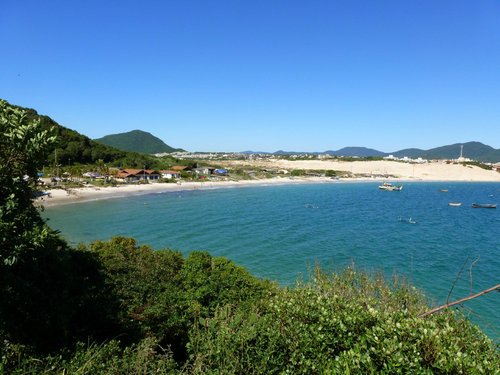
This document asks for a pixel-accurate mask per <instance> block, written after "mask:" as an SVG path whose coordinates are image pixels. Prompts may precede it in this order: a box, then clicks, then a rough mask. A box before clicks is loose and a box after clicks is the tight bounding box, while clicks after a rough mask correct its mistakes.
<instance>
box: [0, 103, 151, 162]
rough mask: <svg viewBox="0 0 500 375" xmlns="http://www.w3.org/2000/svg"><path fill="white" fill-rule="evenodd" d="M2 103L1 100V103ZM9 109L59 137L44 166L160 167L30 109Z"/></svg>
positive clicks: (146, 157) (137, 155) (137, 154)
mask: <svg viewBox="0 0 500 375" xmlns="http://www.w3.org/2000/svg"><path fill="white" fill-rule="evenodd" d="M0 100H1V99H0ZM7 105H8V106H11V107H13V108H19V109H22V110H24V111H26V116H27V117H28V119H31V118H38V119H40V122H41V124H42V127H43V128H44V129H50V128H52V129H53V130H54V134H55V135H56V136H57V141H56V143H55V144H54V145H52V146H51V147H50V149H49V150H50V153H49V156H48V158H47V160H46V161H45V163H44V164H45V165H47V166H50V165H55V164H58V165H62V166H68V165H75V164H96V163H106V164H108V165H109V166H117V167H128V168H142V167H143V166H144V165H147V166H148V167H149V168H157V167H159V164H160V160H158V159H157V158H154V157H151V156H148V155H144V154H140V153H136V152H127V151H123V150H119V149H117V148H114V147H111V146H108V145H105V144H102V143H99V142H96V141H94V140H92V139H90V138H89V137H86V136H85V135H82V134H80V133H78V132H77V131H75V130H71V129H68V128H66V127H64V126H62V125H59V124H58V123H57V122H56V121H54V120H53V119H51V118H50V117H49V116H45V115H40V114H38V112H37V111H36V110H34V109H31V108H24V107H20V106H16V105H12V104H9V103H7Z"/></svg>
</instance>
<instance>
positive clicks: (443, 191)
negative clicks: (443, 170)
mask: <svg viewBox="0 0 500 375" xmlns="http://www.w3.org/2000/svg"><path fill="white" fill-rule="evenodd" d="M439 191H440V192H441V193H447V192H448V189H439Z"/></svg>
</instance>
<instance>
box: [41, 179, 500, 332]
mask: <svg viewBox="0 0 500 375" xmlns="http://www.w3.org/2000/svg"><path fill="white" fill-rule="evenodd" d="M440 189H448V192H440V191H439V190H440ZM498 201H500V184H498V183H421V182H418V183H416V182H415V183H406V184H405V187H404V190H403V191H401V192H387V191H381V190H379V189H377V183H334V182H332V183H324V184H304V185H280V186H260V187H241V188H224V189H214V190H195V191H179V192H169V193H159V194H150V195H142V196H132V197H127V198H119V199H109V200H100V201H93V202H87V203H79V204H73V205H65V206H58V207H52V208H47V209H46V211H45V213H44V215H45V216H46V217H48V218H49V224H50V225H51V227H52V228H54V229H59V230H61V232H62V234H63V236H65V237H66V238H67V239H69V240H70V242H71V243H78V242H89V241H92V240H96V239H104V240H105V239H109V238H111V237H112V236H115V235H123V236H130V237H134V238H136V239H137V240H138V242H139V243H141V244H149V245H151V246H152V247H154V248H156V249H161V248H171V249H175V250H180V251H182V252H183V253H184V254H187V253H188V252H190V251H192V250H207V251H209V252H210V253H211V254H213V255H216V256H225V257H228V258H230V259H232V260H233V261H235V262H236V263H238V264H240V265H242V266H244V267H246V268H247V269H248V270H250V271H251V272H252V273H253V274H254V275H257V276H259V277H264V278H269V279H272V280H276V281H278V282H279V283H281V284H290V283H293V282H294V280H297V279H298V278H307V275H308V274H309V271H310V270H311V269H312V268H314V266H315V265H316V264H320V265H321V267H322V268H323V269H324V270H340V269H342V268H343V267H345V266H346V265H350V264H353V263H354V264H355V265H356V266H357V267H358V268H362V269H365V270H368V271H375V272H379V271H381V272H384V273H385V274H386V275H388V276H390V275H392V274H398V275H403V276H406V277H407V278H408V279H409V280H410V281H411V282H412V283H413V284H414V285H415V286H417V287H419V288H421V289H422V290H424V292H425V293H426V294H427V296H428V297H429V298H430V299H431V301H432V302H433V303H435V304H442V303H444V302H446V299H447V296H448V293H449V292H450V289H451V288H452V285H453V284H454V283H455V281H456V284H455V287H454V289H453V292H452V294H451V296H450V301H452V300H454V299H458V298H460V297H464V296H467V295H469V293H470V290H471V267H472V292H473V293H476V292H478V291H480V290H483V289H486V288H488V287H491V286H493V285H496V284H498V283H500V236H499V234H500V209H473V208H471V203H472V202H477V203H496V202H498ZM448 202H462V203H463V205H462V206H461V207H449V206H448ZM499 203H500V202H499ZM410 218H411V219H412V220H409V219H410ZM408 221H412V222H416V223H409V222H408ZM464 264H465V266H464ZM461 270H462V273H461V275H460V277H459V278H458V279H457V275H458V274H459V273H460V271H461ZM464 306H465V308H466V309H465V311H467V313H468V314H470V316H471V319H473V321H474V322H476V323H478V324H479V325H480V326H481V327H482V328H483V330H485V331H486V332H487V333H488V334H489V335H490V336H491V337H492V338H494V339H495V340H498V339H499V338H500V334H499V331H500V313H499V311H500V296H499V293H497V292H495V293H490V294H488V295H485V296H483V297H480V298H478V299H476V300H473V301H470V302H468V303H466V304H465V305H464Z"/></svg>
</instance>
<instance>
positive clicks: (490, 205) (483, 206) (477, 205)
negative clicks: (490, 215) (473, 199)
mask: <svg viewBox="0 0 500 375" xmlns="http://www.w3.org/2000/svg"><path fill="white" fill-rule="evenodd" d="M472 208H497V205H496V204H479V203H472Z"/></svg>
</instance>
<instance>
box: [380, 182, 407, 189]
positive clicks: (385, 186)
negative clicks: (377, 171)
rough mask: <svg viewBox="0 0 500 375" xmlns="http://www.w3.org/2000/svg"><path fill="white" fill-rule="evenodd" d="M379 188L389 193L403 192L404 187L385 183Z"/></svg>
mask: <svg viewBox="0 0 500 375" xmlns="http://www.w3.org/2000/svg"><path fill="white" fill-rule="evenodd" d="M378 188H379V189H381V190H388V191H401V190H403V185H393V184H390V183H389V182H384V183H383V184H382V185H379V186H378Z"/></svg>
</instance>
